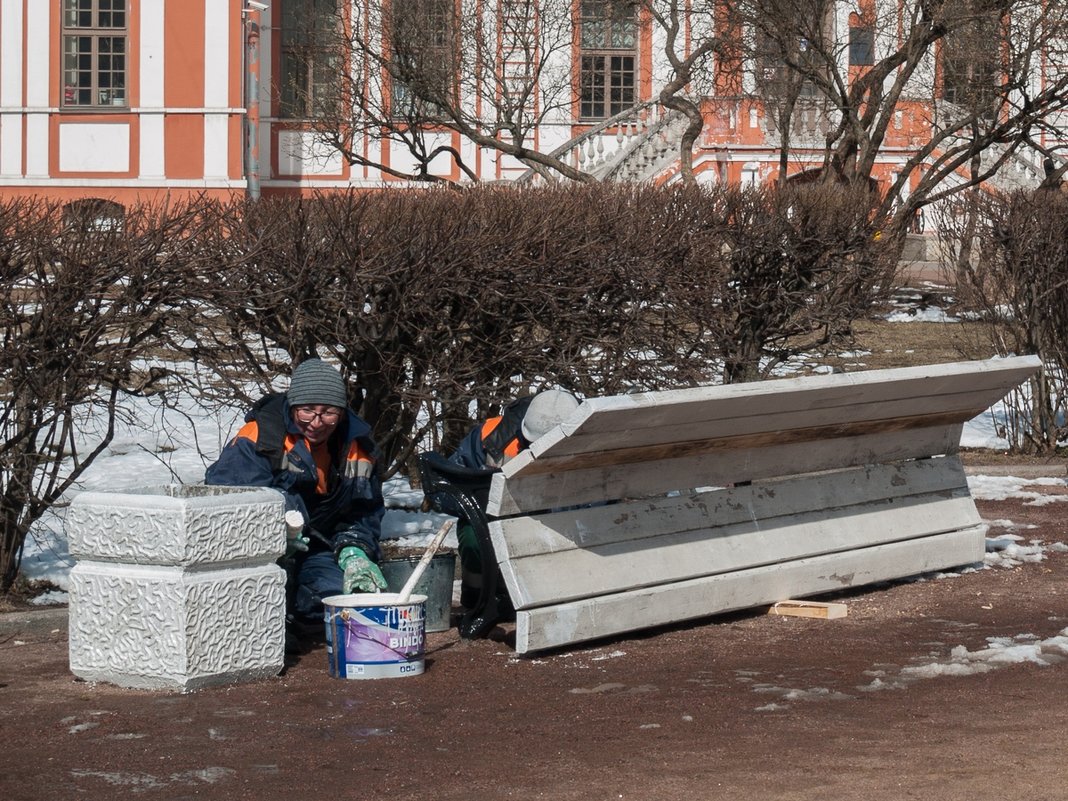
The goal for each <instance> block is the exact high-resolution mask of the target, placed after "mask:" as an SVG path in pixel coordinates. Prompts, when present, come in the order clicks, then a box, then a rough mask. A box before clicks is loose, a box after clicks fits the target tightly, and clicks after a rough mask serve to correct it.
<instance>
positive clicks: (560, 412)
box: [449, 389, 579, 609]
mask: <svg viewBox="0 0 1068 801" xmlns="http://www.w3.org/2000/svg"><path fill="white" fill-rule="evenodd" d="M578 406H579V402H578V399H577V398H575V396H574V395H572V394H570V393H568V392H564V391H563V390H559V389H550V390H546V391H544V392H539V393H538V394H537V395H532V396H529V397H526V398H518V399H516V400H514V401H512V402H511V403H509V404H508V405H507V406H505V407H504V411H503V412H502V413H501V414H500V415H499V416H498V417H491V418H489V419H488V420H486V421H485V422H484V423H482V424H481V425H477V426H475V427H474V428H473V429H472V430H471V431H470V433H468V435H467V436H466V437H464V439H463V440H462V441H461V442H460V446H459V447H458V448H457V449H456V451H455V452H454V453H453V454H452V455H451V456H449V461H450V462H452V463H454V464H457V465H460V466H461V467H469V468H473V469H476V470H495V469H499V468H500V467H502V466H503V465H504V464H505V463H506V462H507V461H508V460H509V459H511V458H513V457H514V456H516V455H517V454H519V453H521V452H522V451H524V450H526V449H527V448H529V447H530V444H531V443H532V442H533V441H534V440H536V439H537V438H538V437H540V436H542V435H543V434H546V433H548V432H549V431H551V430H552V429H553V428H555V427H556V426H558V425H559V424H560V423H561V422H562V421H564V420H566V419H567V418H568V417H569V416H570V415H571V413H572V412H574V411H575V409H577V408H578ZM456 539H457V549H456V550H457V552H458V553H459V556H460V567H461V581H460V605H461V606H463V607H465V608H467V609H472V608H474V607H475V605H476V604H477V603H478V599H479V595H480V593H481V588H482V550H481V548H480V547H479V544H478V538H477V537H476V536H475V529H474V527H473V526H472V525H470V523H468V522H466V521H463V520H461V521H460V523H459V525H458V526H457V528H456Z"/></svg>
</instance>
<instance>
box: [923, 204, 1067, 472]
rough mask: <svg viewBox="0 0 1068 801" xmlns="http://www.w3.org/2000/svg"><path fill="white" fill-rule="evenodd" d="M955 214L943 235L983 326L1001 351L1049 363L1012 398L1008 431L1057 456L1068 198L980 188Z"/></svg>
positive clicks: (1061, 432) (1015, 439) (1028, 446)
mask: <svg viewBox="0 0 1068 801" xmlns="http://www.w3.org/2000/svg"><path fill="white" fill-rule="evenodd" d="M947 211H948V213H947V214H945V215H944V219H943V225H942V226H941V230H940V238H941V240H942V243H943V247H944V248H945V249H947V250H948V251H949V252H950V253H952V254H954V257H955V260H956V261H955V273H956V275H955V278H956V285H957V288H958V291H959V292H960V295H961V300H962V303H963V305H964V306H965V307H966V308H967V309H968V310H969V311H971V312H972V313H974V314H975V315H976V316H978V317H980V318H981V319H984V320H986V321H988V322H989V323H990V326H989V327H987V328H985V329H981V330H984V331H986V332H987V333H988V334H989V337H990V344H991V345H992V346H993V349H994V352H995V353H998V354H1000V355H1004V356H1009V355H1021V354H1038V355H1039V356H1040V357H1041V358H1042V361H1043V367H1042V370H1041V371H1040V373H1039V374H1038V375H1037V376H1036V377H1035V378H1034V379H1033V380H1032V381H1031V382H1029V384H1028V385H1027V388H1026V390H1024V391H1022V392H1021V391H1017V392H1014V393H1012V394H1011V395H1010V396H1009V399H1008V413H1009V419H1008V421H1007V430H1006V432H1005V435H1006V437H1007V438H1008V440H1009V443H1010V446H1011V447H1013V448H1014V449H1019V450H1023V451H1026V452H1032V453H1050V452H1052V451H1053V450H1055V449H1056V447H1057V443H1058V441H1061V440H1063V439H1064V438H1065V436H1066V433H1068V431H1066V426H1065V422H1064V404H1065V402H1066V399H1068V196H1066V195H1065V194H1063V193H1062V192H1059V191H1056V190H1048V189H1043V190H1040V191H1037V192H1016V193H1013V194H1010V195H991V194H986V193H974V194H971V195H969V196H968V197H965V198H962V199H960V200H959V201H958V202H956V203H955V204H954V205H952V206H951V207H949V209H948V210H947Z"/></svg>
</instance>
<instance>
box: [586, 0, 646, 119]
mask: <svg viewBox="0 0 1068 801" xmlns="http://www.w3.org/2000/svg"><path fill="white" fill-rule="evenodd" d="M635 9H636V5H635V4H634V3H632V2H627V0H582V3H581V6H580V20H579V24H580V26H581V30H580V40H579V41H580V45H581V50H582V53H581V66H580V70H581V74H580V80H579V83H580V87H581V94H580V99H579V117H580V118H581V119H584V120H598V119H607V118H608V117H614V116H615V115H616V114H620V113H622V112H624V111H626V110H627V109H629V108H631V107H632V106H633V105H634V104H635V102H636V101H637V92H636V84H637V81H636V66H637V63H638V53H637V47H638V20H637V15H636V14H635Z"/></svg>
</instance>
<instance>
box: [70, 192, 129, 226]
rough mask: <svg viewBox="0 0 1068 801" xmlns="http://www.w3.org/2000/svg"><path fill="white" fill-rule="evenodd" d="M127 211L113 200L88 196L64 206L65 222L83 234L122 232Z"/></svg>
mask: <svg viewBox="0 0 1068 801" xmlns="http://www.w3.org/2000/svg"><path fill="white" fill-rule="evenodd" d="M125 216H126V211H125V209H123V207H122V206H121V205H120V204H118V203H116V202H115V201H113V200H104V199H103V198H97V197H87V198H82V199H81V200H72V201H71V202H70V203H68V204H67V205H65V206H64V207H63V224H64V226H65V227H66V228H67V230H68V231H71V232H77V233H82V234H104V233H121V232H122V229H123V226H124V218H125Z"/></svg>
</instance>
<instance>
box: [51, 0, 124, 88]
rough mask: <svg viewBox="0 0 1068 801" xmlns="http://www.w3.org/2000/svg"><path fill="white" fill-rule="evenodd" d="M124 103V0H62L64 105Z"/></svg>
mask: <svg viewBox="0 0 1068 801" xmlns="http://www.w3.org/2000/svg"><path fill="white" fill-rule="evenodd" d="M126 105H128V99H127V97H126V0H63V106H65V107H94V106H95V107H99V106H126Z"/></svg>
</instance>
